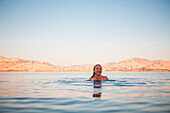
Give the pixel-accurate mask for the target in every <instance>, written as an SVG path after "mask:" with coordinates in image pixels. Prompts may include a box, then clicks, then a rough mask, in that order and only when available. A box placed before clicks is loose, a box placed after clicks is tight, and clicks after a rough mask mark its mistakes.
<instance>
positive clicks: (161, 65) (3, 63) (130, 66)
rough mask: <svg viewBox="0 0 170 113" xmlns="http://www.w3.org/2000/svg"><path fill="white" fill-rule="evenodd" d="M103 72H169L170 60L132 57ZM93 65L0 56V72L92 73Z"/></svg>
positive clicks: (110, 64) (106, 68) (112, 63)
mask: <svg viewBox="0 0 170 113" xmlns="http://www.w3.org/2000/svg"><path fill="white" fill-rule="evenodd" d="M101 65H102V67H103V71H105V72H112V71H116V72H119V71H121V72H170V60H147V59H144V58H139V57H134V58H131V59H127V60H123V61H120V62H110V63H104V64H101ZM93 66H94V64H85V65H72V66H56V65H52V64H50V63H48V62H39V61H35V60H24V59H20V58H7V57H3V56H0V72H92V71H93V70H92V69H93Z"/></svg>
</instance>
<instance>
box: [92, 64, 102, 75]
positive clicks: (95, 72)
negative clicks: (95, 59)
mask: <svg viewBox="0 0 170 113" xmlns="http://www.w3.org/2000/svg"><path fill="white" fill-rule="evenodd" d="M101 74H102V66H101V65H100V64H96V65H95V66H94V68H93V75H101Z"/></svg>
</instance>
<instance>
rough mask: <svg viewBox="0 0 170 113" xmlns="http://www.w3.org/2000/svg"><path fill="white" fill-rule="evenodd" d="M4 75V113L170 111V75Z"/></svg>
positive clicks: (0, 91) (0, 83)
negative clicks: (97, 77) (94, 77)
mask: <svg viewBox="0 0 170 113" xmlns="http://www.w3.org/2000/svg"><path fill="white" fill-rule="evenodd" d="M91 75H92V73H88V72H81V73H78V72H74V73H69V72H65V73H60V72H59V73H0V112H1V113H10V112H12V113H31V112H32V113H35V112H42V113H45V112H46V113H47V112H50V113H51V112H55V113H87V112H89V113H100V112H101V113H102V112H109V113H111V112H121V113H123V112H124V113H132V112H135V113H143V112H149V113H152V112H153V113H163V112H165V113H166V112H167V113H168V112H170V73H166V72H162V73H161V72H160V73H157V72H155V73H151V72H140V73H139V72H107V73H103V75H105V76H108V78H109V79H110V81H101V82H99V81H98V82H94V81H87V80H88V79H89V78H90V76H91Z"/></svg>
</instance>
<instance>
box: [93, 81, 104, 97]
mask: <svg viewBox="0 0 170 113" xmlns="http://www.w3.org/2000/svg"><path fill="white" fill-rule="evenodd" d="M93 88H94V89H93V97H101V95H102V83H101V80H95V81H94V83H93Z"/></svg>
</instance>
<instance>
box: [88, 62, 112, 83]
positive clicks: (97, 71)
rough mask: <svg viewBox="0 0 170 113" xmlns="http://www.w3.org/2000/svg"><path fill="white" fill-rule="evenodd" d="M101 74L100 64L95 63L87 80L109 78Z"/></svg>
mask: <svg viewBox="0 0 170 113" xmlns="http://www.w3.org/2000/svg"><path fill="white" fill-rule="evenodd" d="M101 74H102V66H101V65H100V64H96V65H95V66H94V68H93V75H92V77H90V79H89V80H95V81H96V80H109V79H108V78H107V76H103V75H101Z"/></svg>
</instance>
